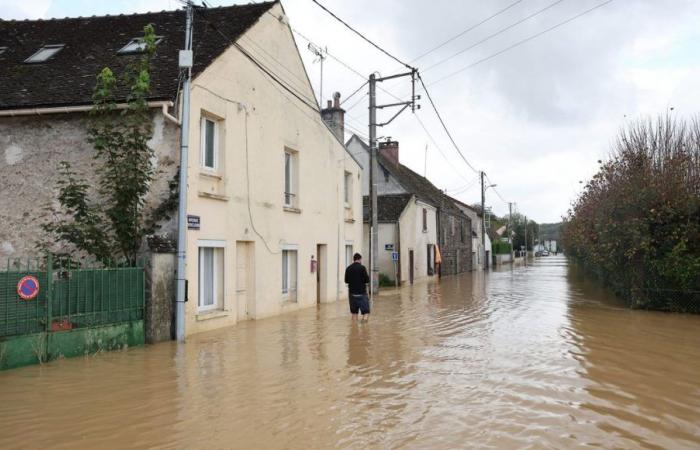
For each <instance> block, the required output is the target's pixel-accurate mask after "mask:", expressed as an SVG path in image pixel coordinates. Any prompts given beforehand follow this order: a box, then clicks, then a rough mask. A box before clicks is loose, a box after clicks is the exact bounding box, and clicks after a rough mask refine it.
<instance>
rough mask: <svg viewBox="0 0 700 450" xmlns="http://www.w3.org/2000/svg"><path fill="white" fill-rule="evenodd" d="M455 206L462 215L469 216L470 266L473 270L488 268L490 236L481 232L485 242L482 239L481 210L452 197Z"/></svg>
mask: <svg viewBox="0 0 700 450" xmlns="http://www.w3.org/2000/svg"><path fill="white" fill-rule="evenodd" d="M453 201H454V202H455V205H456V206H457V208H459V209H460V210H461V211H462V212H463V213H464V215H466V216H467V217H469V219H470V220H471V222H472V230H471V237H472V268H473V270H484V269H488V268H489V266H490V262H491V238H489V235H488V233H486V232H485V230H484V233H483V237H484V238H486V242H484V240H483V239H482V232H481V231H482V230H481V226H482V225H481V222H482V221H483V220H484V218H483V215H482V214H481V210H480V209H477V208H475V207H473V206H469V205H467V204H466V203H464V202H461V201H459V200H457V199H453Z"/></svg>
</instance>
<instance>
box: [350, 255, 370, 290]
mask: <svg viewBox="0 0 700 450" xmlns="http://www.w3.org/2000/svg"><path fill="white" fill-rule="evenodd" d="M345 282H346V283H347V285H348V289H349V291H350V295H367V283H369V275H368V274H367V269H365V266H363V265H362V264H360V263H359V262H357V261H355V262H354V263H352V264H350V265H349V266H348V268H347V269H345Z"/></svg>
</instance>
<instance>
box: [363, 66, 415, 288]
mask: <svg viewBox="0 0 700 450" xmlns="http://www.w3.org/2000/svg"><path fill="white" fill-rule="evenodd" d="M417 75H418V71H417V70H416V69H413V68H412V69H411V71H410V72H405V73H400V74H396V75H389V76H386V77H381V78H377V76H376V75H375V74H371V75H370V76H369V149H370V163H369V197H370V199H369V206H370V212H369V213H370V260H369V267H370V272H371V273H370V288H371V295H372V298H374V295H375V294H376V293H377V292H378V290H379V268H378V267H377V259H378V258H379V246H378V241H379V239H378V238H379V226H378V211H377V174H378V166H377V127H383V126H385V125H389V124H390V123H391V122H393V121H394V119H396V118H397V117H398V116H399V114H401V113H402V112H403V111H404V110H405V109H406V108H408V107H409V106H410V107H411V111H413V112H415V110H416V109H419V108H420V105H416V100H418V99H420V95H416V76H417ZM407 76H410V77H411V83H412V95H411V100H409V101H406V102H398V103H390V104H386V105H377V83H378V82H382V81H387V80H392V79H394V78H402V77H407ZM398 106H401V109H399V111H398V112H397V113H396V114H394V115H393V116H392V117H391V118H390V119H389V120H387V121H386V122H382V123H377V110H378V109H384V108H393V107H398Z"/></svg>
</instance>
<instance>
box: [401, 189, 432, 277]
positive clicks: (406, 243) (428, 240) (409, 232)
mask: <svg viewBox="0 0 700 450" xmlns="http://www.w3.org/2000/svg"><path fill="white" fill-rule="evenodd" d="M423 208H425V209H426V210H427V211H428V220H427V222H428V223H427V225H428V229H427V231H423ZM399 220H400V230H401V254H400V256H399V257H400V258H401V281H402V283H408V282H409V269H410V267H409V251H411V250H413V281H414V282H416V281H420V280H423V279H426V278H429V277H428V244H433V245H435V244H437V217H436V210H435V208H434V207H433V206H430V205H428V204H426V203H423V202H421V201H419V200H411V201H410V202H409V203H408V205H406V209H404V212H403V214H401V218H400V219H399Z"/></svg>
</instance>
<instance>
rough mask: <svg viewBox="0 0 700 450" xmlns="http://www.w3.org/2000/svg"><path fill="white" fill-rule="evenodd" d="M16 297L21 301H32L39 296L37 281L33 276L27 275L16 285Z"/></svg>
mask: <svg viewBox="0 0 700 450" xmlns="http://www.w3.org/2000/svg"><path fill="white" fill-rule="evenodd" d="M17 295H19V297H20V298H21V299H22V300H32V299H34V298H36V296H37V295H39V280H38V279H37V277H35V276H33V275H27V276H26V277H23V278H22V279H21V280H19V283H17Z"/></svg>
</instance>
